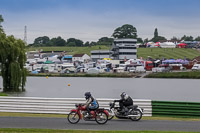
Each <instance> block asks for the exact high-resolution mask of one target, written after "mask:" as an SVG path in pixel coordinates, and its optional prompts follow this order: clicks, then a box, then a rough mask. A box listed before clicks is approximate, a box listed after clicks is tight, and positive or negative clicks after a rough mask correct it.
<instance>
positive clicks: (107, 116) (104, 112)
mask: <svg viewBox="0 0 200 133" xmlns="http://www.w3.org/2000/svg"><path fill="white" fill-rule="evenodd" d="M99 113H103V114H104V115H105V116H106V121H104V122H103V123H101V122H99V121H98V120H97V119H98V118H97V117H98V113H96V117H95V121H96V122H97V123H98V124H101V125H102V124H105V123H106V122H107V121H108V116H107V114H106V113H105V112H99Z"/></svg>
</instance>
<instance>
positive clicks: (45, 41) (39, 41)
mask: <svg viewBox="0 0 200 133" xmlns="http://www.w3.org/2000/svg"><path fill="white" fill-rule="evenodd" d="M49 43H50V39H49V37H48V36H43V37H38V38H36V39H35V40H34V43H33V46H48V45H49Z"/></svg>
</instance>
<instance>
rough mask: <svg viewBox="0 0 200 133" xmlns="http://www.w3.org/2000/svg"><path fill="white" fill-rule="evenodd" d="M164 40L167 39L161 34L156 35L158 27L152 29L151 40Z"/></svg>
mask: <svg viewBox="0 0 200 133" xmlns="http://www.w3.org/2000/svg"><path fill="white" fill-rule="evenodd" d="M161 40H162V41H166V40H167V39H166V38H165V37H163V36H159V35H158V29H157V28H156V29H155V31H154V37H153V38H152V39H151V41H153V42H159V41H161Z"/></svg>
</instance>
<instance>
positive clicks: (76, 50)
mask: <svg viewBox="0 0 200 133" xmlns="http://www.w3.org/2000/svg"><path fill="white" fill-rule="evenodd" d="M40 49H42V50H43V51H66V52H67V54H69V55H74V54H82V53H84V54H88V55H90V51H92V50H108V49H110V47H109V46H104V45H101V46H100V45H97V46H91V47H31V48H27V51H35V50H40Z"/></svg>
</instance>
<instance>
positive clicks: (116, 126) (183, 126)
mask: <svg viewBox="0 0 200 133" xmlns="http://www.w3.org/2000/svg"><path fill="white" fill-rule="evenodd" d="M199 125H200V121H167V120H140V121H138V122H134V121H131V120H119V119H116V120H111V121H108V122H107V123H106V124H105V125H98V124H97V123H96V122H95V121H83V120H81V121H80V122H79V123H78V124H70V123H69V122H68V121H67V119H66V118H38V117H0V128H37V129H39V128H40V129H85V130H157V131H200V126H199Z"/></svg>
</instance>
